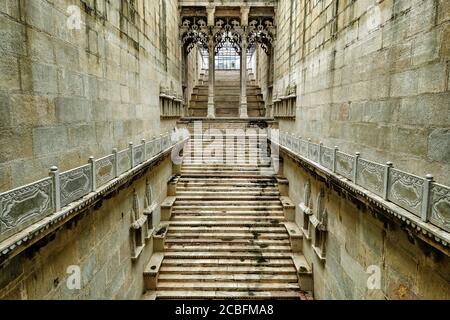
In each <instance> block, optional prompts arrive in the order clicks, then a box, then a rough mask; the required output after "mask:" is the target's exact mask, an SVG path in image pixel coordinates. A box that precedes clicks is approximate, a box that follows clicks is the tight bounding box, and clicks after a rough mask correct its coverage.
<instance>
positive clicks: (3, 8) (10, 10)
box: [0, 0, 20, 20]
mask: <svg viewBox="0 0 450 320" xmlns="http://www.w3.org/2000/svg"><path fill="white" fill-rule="evenodd" d="M0 12H3V13H6V14H7V15H9V16H11V17H13V18H14V19H16V20H19V18H20V9H19V2H18V1H16V0H0Z"/></svg>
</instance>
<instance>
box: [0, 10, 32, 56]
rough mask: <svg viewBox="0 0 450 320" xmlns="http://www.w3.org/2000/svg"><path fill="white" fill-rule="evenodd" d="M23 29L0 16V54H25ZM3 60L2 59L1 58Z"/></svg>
mask: <svg viewBox="0 0 450 320" xmlns="http://www.w3.org/2000/svg"><path fill="white" fill-rule="evenodd" d="M25 32H26V31H25V27H24V26H23V25H22V24H20V23H17V22H15V21H13V20H12V19H10V18H8V17H6V16H3V15H2V16H0V52H2V53H3V54H11V55H14V56H24V55H25V54H26V43H27V42H26V41H25ZM2 59H3V58H2Z"/></svg>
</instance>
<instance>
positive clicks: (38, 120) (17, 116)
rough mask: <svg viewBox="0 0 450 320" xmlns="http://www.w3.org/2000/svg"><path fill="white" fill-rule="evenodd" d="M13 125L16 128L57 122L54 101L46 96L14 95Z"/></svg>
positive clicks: (12, 99) (12, 100)
mask: <svg viewBox="0 0 450 320" xmlns="http://www.w3.org/2000/svg"><path fill="white" fill-rule="evenodd" d="M11 104H12V105H14V108H12V109H11V123H12V125H14V126H44V125H52V124H54V123H55V122H56V116H55V105H54V102H53V99H51V98H49V97H46V96H36V95H29V94H14V95H12V96H11Z"/></svg>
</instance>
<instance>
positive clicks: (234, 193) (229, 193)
mask: <svg viewBox="0 0 450 320" xmlns="http://www.w3.org/2000/svg"><path fill="white" fill-rule="evenodd" d="M182 190H190V191H182ZM245 190H246V191H229V190H214V191H206V190H205V189H203V190H201V189H200V190H199V189H194V190H193V188H189V189H182V188H179V189H178V188H177V199H183V198H184V197H197V196H199V197H207V198H208V197H216V198H217V197H227V198H229V197H234V196H242V197H244V196H265V197H269V196H270V197H279V196H280V192H278V191H267V190H264V189H263V188H261V189H260V190H255V191H247V189H245Z"/></svg>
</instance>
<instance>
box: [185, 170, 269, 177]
mask: <svg viewBox="0 0 450 320" xmlns="http://www.w3.org/2000/svg"><path fill="white" fill-rule="evenodd" d="M270 174H275V172H273V171H272V172H263V171H261V172H259V173H254V174H250V173H240V172H236V173H233V172H230V173H226V172H223V173H222V172H217V173H184V174H183V175H184V176H185V177H197V178H205V177H210V178H219V177H220V178H233V177H236V176H239V177H241V178H258V177H260V176H263V175H270Z"/></svg>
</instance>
